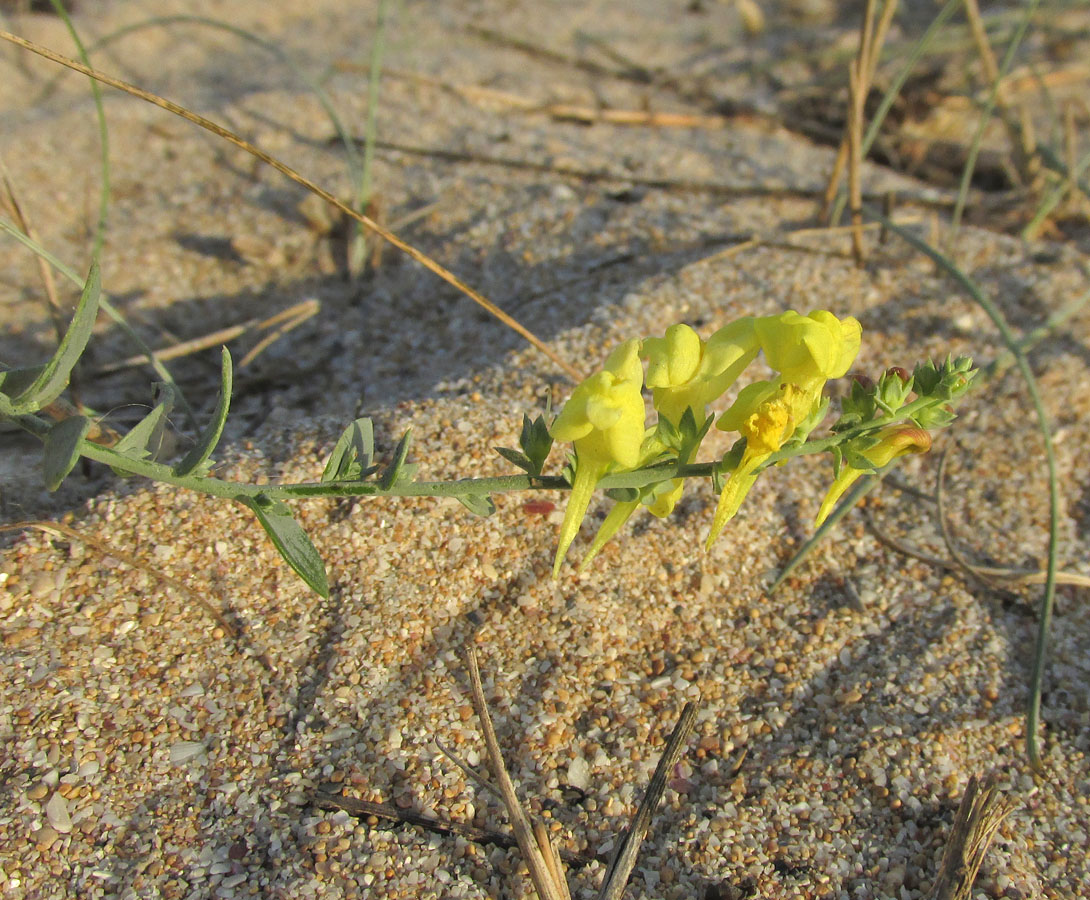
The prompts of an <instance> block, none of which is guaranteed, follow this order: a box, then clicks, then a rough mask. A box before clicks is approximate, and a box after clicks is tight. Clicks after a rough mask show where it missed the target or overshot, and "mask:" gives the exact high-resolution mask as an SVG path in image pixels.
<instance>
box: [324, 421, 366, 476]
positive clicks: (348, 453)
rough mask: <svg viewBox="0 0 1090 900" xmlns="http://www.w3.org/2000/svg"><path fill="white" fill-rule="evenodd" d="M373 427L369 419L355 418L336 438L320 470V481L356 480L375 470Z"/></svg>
mask: <svg viewBox="0 0 1090 900" xmlns="http://www.w3.org/2000/svg"><path fill="white" fill-rule="evenodd" d="M374 455H375V428H374V425H373V424H372V422H371V420H370V419H368V418H366V417H364V418H362V419H356V421H355V422H353V423H352V424H351V425H349V426H348V427H347V428H346V429H345V430H344V431H343V432H342V433H341V436H340V438H338V440H337V445H336V446H335V447H334V448H333V452H332V453H331V454H330V455H329V461H328V462H327V463H326V464H325V470H324V471H323V472H322V481H358V480H361V479H363V478H366V477H367V476H368V475H370V474H371V473H372V472H374V471H375V467H374V466H372V465H371V460H372V459H373V458H374Z"/></svg>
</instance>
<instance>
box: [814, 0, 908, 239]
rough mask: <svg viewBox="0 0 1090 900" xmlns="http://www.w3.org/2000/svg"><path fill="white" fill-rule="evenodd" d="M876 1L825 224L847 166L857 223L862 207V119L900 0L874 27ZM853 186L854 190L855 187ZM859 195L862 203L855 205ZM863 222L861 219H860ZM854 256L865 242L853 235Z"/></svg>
mask: <svg viewBox="0 0 1090 900" xmlns="http://www.w3.org/2000/svg"><path fill="white" fill-rule="evenodd" d="M874 2H875V0H867V5H866V7H865V8H864V11H863V25H862V28H861V30H860V34H859V52H858V54H857V55H856V58H855V59H854V60H853V61H852V63H851V64H850V65H849V66H848V118H847V123H846V125H845V132H844V137H843V138H842V139H841V142H840V147H839V148H838V150H837V155H836V162H835V163H834V164H833V171H832V174H831V175H830V177H829V184H828V186H827V187H826V188H825V196H824V201H823V204H822V209H821V220H822V221H823V222H825V223H826V224H832V223H830V222H829V218H830V216H831V215H832V211H833V205H834V204H835V202H836V194H837V190H838V189H839V187H840V179H841V177H842V176H843V174H844V167H845V166H848V185H849V192H850V194H851V200H852V207H851V209H852V219H853V222H854V221H855V220H856V218H857V216H856V210H857V209H858V208H859V206H861V203H862V197H861V189H860V187H859V178H860V173H859V169H860V167H861V164H862V155H863V153H862V147H863V120H864V109H865V106H866V100H867V93H868V92H869V91H870V86H871V83H872V82H873V81H874V74H875V72H876V71H877V70H878V59H879V57H880V55H881V52H882V46H883V45H884V44H885V42H886V36H887V35H888V34H889V28H890V25H891V24H892V23H893V14H894V13H895V12H896V11H897V0H886V3H885V6H884V7H883V8H882V17H881V18H880V19H879V21H878V25H877V27H875V25H874ZM853 185H854V188H853ZM857 195H858V196H859V201H860V202H859V204H856V203H855V198H856V196H857ZM858 218H859V222H862V218H861V216H860V217H858ZM852 246H853V253H855V254H856V255H857V259H858V258H859V256H858V255H859V254H860V253H861V247H862V243H861V240H860V239H859V238H857V237H856V235H855V233H853V237H852Z"/></svg>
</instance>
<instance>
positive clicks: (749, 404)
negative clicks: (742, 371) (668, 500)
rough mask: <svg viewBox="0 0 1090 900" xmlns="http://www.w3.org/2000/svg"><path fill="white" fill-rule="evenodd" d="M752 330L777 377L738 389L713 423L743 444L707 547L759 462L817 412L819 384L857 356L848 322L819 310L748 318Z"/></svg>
mask: <svg viewBox="0 0 1090 900" xmlns="http://www.w3.org/2000/svg"><path fill="white" fill-rule="evenodd" d="M753 331H754V334H755V335H756V337H757V341H758V343H759V345H760V347H761V350H763V351H764V354H765V359H766V360H767V361H768V364H769V365H770V366H771V367H772V368H773V369H775V370H776V371H777V372H779V373H780V377H779V379H778V380H776V381H758V382H756V383H754V384H751V385H748V386H747V387H745V388H743V389H742V391H741V392H740V393H739V395H738V399H737V400H736V401H735V402H734V404H733V405H732V406H731V408H730V409H728V410H727V411H726V412H725V413H723V415H722V416H720V418H719V421H718V422H716V427H717V428H719V429H721V430H723V431H738V432H739V433H740V434H741V435H742V437H744V438H745V439H746V446H745V450H744V452H743V454H742V459H741V461H740V462H739V464H738V467H737V468H736V469H735V470H734V471H733V472H732V473H731V475H730V477H729V478H728V479H727V483H726V484H725V485H724V486H723V492H722V493H721V494H720V495H719V505H718V507H717V508H716V511H715V517H714V519H713V520H712V527H711V532H710V533H709V535H708V546H709V547H710V546H711V544H712V542H713V541H714V540H715V539H716V538H717V537H718V536H719V534H720V532H722V530H723V528H724V526H725V525H726V524H727V522H729V521H730V520H731V519H732V518H734V515H735V514H736V513H737V512H738V508H739V507H740V506H741V505H742V501H743V500H745V498H746V495H747V494H748V493H749V490H750V488H752V487H753V485H754V483H755V482H756V481H757V475H758V474H759V471H758V470H759V469H760V467H761V465H762V464H763V463H764V462H765V460H767V459H768V457H770V456H771V455H772V454H773V453H775V452H776V451H777V450H779V449H780V448H781V447H782V446H783V445H784V443H786V442H787V440H788V439H789V438H791V437H792V435H794V434H795V432H796V430H797V429H798V428H799V426H800V425H801V424H803V423H804V422H805V421H806V420H807V419H810V417H811V416H814V415H816V414H818V413H819V412H820V410H821V408H822V403H823V401H822V391H823V390H824V389H825V382H826V381H827V380H828V379H830V378H839V377H840V376H841V375H844V374H845V373H846V372H847V371H848V369H849V368H850V367H851V364H852V362H853V361H854V360H855V357H856V355H857V354H858V353H859V344H860V336H861V331H862V329H861V328H860V325H859V322H858V321H856V320H855V319H854V318H851V317H848V318H845V319H838V318H837V317H836V316H834V315H833V314H832V313H831V312H827V311H825V310H818V311H816V312H812V313H810V314H809V315H807V316H803V315H801V314H799V313H797V312H795V311H794V310H789V311H788V312H785V313H780V314H778V315H774V316H763V317H761V318H759V319H756V320H754V323H753ZM811 427H812V426H811Z"/></svg>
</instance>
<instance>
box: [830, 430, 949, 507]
mask: <svg viewBox="0 0 1090 900" xmlns="http://www.w3.org/2000/svg"><path fill="white" fill-rule="evenodd" d="M877 437H878V443H877V444H875V445H874V446H873V447H868V448H867V449H865V450H863V451H861V452H862V454H863V457H864V458H865V459H866V460H867V462H869V463H871V465H872V466H874V468H876V469H880V468H882V467H883V466H888V465H889V464H890V463H891V462H892V461H893V460H894V459H896V458H897V457H898V456H905V455H906V454H908V453H926V452H927V451H928V450H930V449H931V435H930V434H929V433H928V432H927V431H925V430H924V429H923V428H919V427H917V426H915V425H890V426H889V427H888V428H883V429H882V430H881V431H879V432H878V435H877ZM865 471H866V470H865V469H853V468H852V467H851V466H849V465H844V466H842V467H841V469H840V474H839V475H837V477H836V480H835V481H834V482H833V484H832V487H830V488H829V493H827V494H826V495H825V499H824V500H823V501H822V502H821V509H819V510H818V514H817V518H816V519H815V520H814V527H815V528H817V527H818V526H819V525H820V524H821V523H822V522H824V521H825V520H826V519H827V518H828V517H829V513H831V512H832V511H833V507H834V506H835V505H836V503H837V501H838V500H839V499H840V498H841V497H842V496H843V494H844V492H845V491H846V490H847V489H848V488H849V487H851V486H852V484H853V483H854V482H855V480H856V479H857V478H858V477H859V476H860V475H862V474H863V473H864V472H865Z"/></svg>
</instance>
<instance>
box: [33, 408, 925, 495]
mask: <svg viewBox="0 0 1090 900" xmlns="http://www.w3.org/2000/svg"><path fill="white" fill-rule="evenodd" d="M927 402H928V401H919V400H918V401H915V402H914V403H910V404H907V405H905V406H903V407H902V408H901V409H899V410H897V412H896V414H895V416H894V417H892V418H888V419H885V418H884V419H877V420H874V421H871V422H865V423H863V424H862V425H858V426H856V427H855V428H852V429H849V430H846V431H843V432H841V433H839V434H835V435H830V436H829V437H825V438H821V439H819V440H813V441H806V442H805V443H803V444H799V445H797V446H794V447H787V448H784V449H782V450H779V451H777V452H776V453H773V454H772V455H771V456H769V457H768V459H767V460H766V461H765V462H764V463H762V465H761V469H765V468H767V467H768V466H771V465H774V464H775V463H777V462H780V461H782V460H785V459H790V458H792V457H795V456H802V455H808V454H813V453H821V452H824V451H826V450H830V449H832V448H833V447H835V446H837V445H839V444H843V443H845V442H846V441H848V440H851V439H852V438H855V437H858V436H859V435H861V434H865V433H868V432H870V431H875V430H878V429H879V428H881V427H883V426H885V425H889V424H891V423H892V422H893V421H895V420H899V419H903V418H905V417H907V416H910V415H911V414H912V413H913V412H916V411H917V409H916V408H917V407H918V408H923V407H924V406H926V405H927ZM930 402H933V401H930ZM14 421H15V423H16V424H17V425H19V426H20V427H22V428H23V429H24V430H25V431H28V432H30V433H31V434H34V435H36V436H37V437H39V438H42V439H44V438H45V436H46V435H47V434H48V433H49V430H50V428H51V427H52V426H51V423H48V422H46V421H45V420H43V419H41V418H39V417H37V416H33V415H22V416H16V417H14ZM80 454H81V455H82V456H84V457H86V458H87V459H91V460H94V461H95V462H100V463H104V464H106V465H108V466H112V467H113V468H114V469H116V470H118V471H121V472H125V473H127V474H130V475H140V476H143V477H145V478H150V479H152V480H153V481H160V482H163V483H164V484H171V485H174V486H175V487H180V488H185V489H187V490H192V491H197V492H198V493H202V494H209V495H211V496H215V497H225V498H227V499H230V500H244V499H254V498H257V497H266V498H268V499H271V500H272V499H275V500H290V499H292V498H301V497H364V496H370V497H465V496H471V495H477V496H480V495H482V494H505V493H511V492H513V491H541V490H552V491H555V490H569V489H570V487H571V485H570V484H569V483H568V481H567V480H566V479H565V478H563V477H562V476H560V475H499V476H492V477H487V478H463V479H459V480H457V481H402V482H398V483H396V484H394V485H393V486H391V487H389V488H386V489H383V488H382V487H380V486H379V484H378V483H377V482H375V481H315V482H301V483H296V484H246V483H243V482H235V481H224V480H223V479H220V478H214V477H211V476H208V475H192V474H189V475H179V474H177V473H175V471H174V469H173V468H172V467H171V466H169V465H165V464H164V463H158V462H154V461H152V460H149V459H135V458H133V457H131V456H127V455H126V454H124V453H119V452H118V451H116V450H112V449H110V448H109V447H104V446H102V445H100V444H95V443H92V442H91V441H87V440H85V441H84V442H83V444H82V445H81V447H80ZM721 469H722V462H721V461H719V460H715V461H712V462H702V463H688V464H684V465H680V464H678V463H677V462H676V461H671V462H666V463H657V464H655V465H651V466H644V467H643V468H639V469H633V470H631V471H629V472H614V473H611V474H609V475H606V476H604V477H602V478H601V479H600V480H599V481H597V482H596V484H595V489H596V490H608V489H611V488H641V487H646V486H647V485H650V484H657V483H659V482H661V481H665V480H668V479H671V478H711V477H712V476H713V475H714V474H715V473H716V471H717V470H721Z"/></svg>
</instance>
